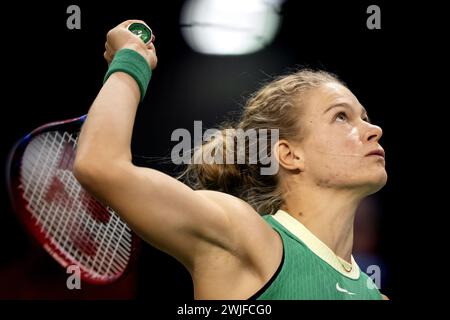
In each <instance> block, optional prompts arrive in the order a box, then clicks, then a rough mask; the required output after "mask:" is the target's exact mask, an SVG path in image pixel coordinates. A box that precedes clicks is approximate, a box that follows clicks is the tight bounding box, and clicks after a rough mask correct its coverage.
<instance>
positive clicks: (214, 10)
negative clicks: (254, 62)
mask: <svg viewBox="0 0 450 320" xmlns="http://www.w3.org/2000/svg"><path fill="white" fill-rule="evenodd" d="M283 2H284V0H188V1H186V2H185V3H184V5H183V8H182V10H181V15H180V25H181V33H182V35H183V37H184V39H185V40H186V42H187V43H188V45H189V46H190V47H191V48H192V49H193V50H194V51H197V52H200V53H204V54H213V55H241V54H249V53H254V52H256V51H258V50H261V49H263V48H264V47H265V46H267V45H269V44H270V43H271V42H272V40H273V39H274V38H275V35H276V33H277V31H278V29H279V26H280V22H281V17H280V14H279V12H280V7H281V5H282V3H283Z"/></svg>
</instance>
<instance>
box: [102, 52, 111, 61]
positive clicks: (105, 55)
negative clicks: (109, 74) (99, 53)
mask: <svg viewBox="0 0 450 320" xmlns="http://www.w3.org/2000/svg"><path fill="white" fill-rule="evenodd" d="M103 57H104V58H105V60H106V61H107V62H108V64H110V63H111V61H112V58H111V55H110V54H109V53H108V52H107V51H105V52H104V53H103Z"/></svg>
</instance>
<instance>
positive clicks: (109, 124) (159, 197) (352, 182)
mask: <svg viewBox="0 0 450 320" xmlns="http://www.w3.org/2000/svg"><path fill="white" fill-rule="evenodd" d="M132 22H141V21H139V20H128V21H125V22H123V23H121V24H120V25H118V26H117V27H116V28H114V29H112V30H111V31H110V32H108V35H107V42H106V44H105V49H106V50H105V54H104V57H105V59H106V60H107V62H108V63H110V62H111V60H112V59H113V57H114V54H115V53H116V52H117V51H118V50H120V49H122V48H130V49H133V50H136V51H137V52H139V53H140V54H141V55H142V56H143V57H144V58H145V59H146V61H147V62H148V63H149V66H150V67H151V68H152V69H154V68H155V67H156V65H157V56H156V48H155V46H154V45H153V44H150V45H149V46H145V45H144V44H143V43H142V41H141V40H139V39H138V38H137V37H136V36H134V35H133V34H131V33H130V32H129V31H128V30H126V26H127V25H128V24H130V23H132ZM308 98H309V100H308V103H307V104H306V105H307V108H306V112H305V115H304V118H302V121H303V123H304V125H306V126H307V128H308V130H307V131H308V132H309V133H314V134H309V135H308V136H307V137H305V139H303V140H302V142H301V143H293V142H289V141H285V140H280V141H279V142H278V143H277V145H276V148H277V152H276V155H277V159H278V161H279V162H280V175H282V177H281V180H282V183H281V185H280V187H282V188H284V190H285V194H286V208H284V209H286V210H287V211H288V212H289V213H291V214H292V216H293V217H294V218H296V219H299V220H300V221H301V222H303V223H305V225H306V226H307V227H308V228H310V230H311V231H312V232H314V233H315V234H316V235H317V236H318V237H319V238H320V239H322V240H323V241H324V242H325V243H326V244H327V245H328V246H329V247H330V248H332V249H333V250H335V252H336V253H337V254H338V255H340V256H341V257H343V258H345V259H348V257H349V254H350V252H351V244H352V239H353V234H352V230H353V229H352V228H353V227H352V223H353V216H354V212H355V210H356V206H357V204H358V202H359V201H360V200H361V199H362V198H363V197H364V196H366V195H368V194H370V193H373V192H376V191H377V190H379V189H380V188H381V187H382V185H384V183H385V182H386V172H385V171H384V160H383V161H382V160H380V159H377V158H375V157H367V158H366V157H364V156H363V154H365V152H368V151H371V150H372V149H373V148H374V147H376V146H377V145H378V139H379V138H380V137H381V129H380V128H378V127H376V126H372V125H370V124H368V123H367V122H365V121H363V120H362V119H361V118H359V115H358V116H357V115H356V113H358V112H359V111H360V108H361V106H360V104H359V103H358V102H357V100H356V98H355V97H354V96H353V95H352V94H351V92H350V91H349V90H348V89H346V88H344V87H342V86H340V85H337V84H335V83H330V84H327V85H325V86H323V87H321V88H319V89H317V90H314V91H312V92H310V95H309V97H308ZM139 100H140V91H139V87H138V86H137V84H136V82H135V81H134V80H133V78H132V77H131V76H129V75H128V74H126V73H122V72H116V73H114V74H112V75H111V76H110V77H109V79H108V80H107V82H106V83H105V84H104V86H103V87H102V88H101V90H100V92H99V93H98V95H97V97H96V99H95V100H94V102H93V104H92V106H91V108H90V109H89V113H88V117H87V120H86V122H85V123H84V125H83V128H82V130H81V133H80V137H79V141H78V148H77V155H76V159H75V162H74V174H75V177H76V178H77V179H78V181H79V182H80V183H81V185H82V186H83V187H84V188H85V189H86V190H87V191H89V192H90V193H91V194H92V195H94V196H95V197H96V198H97V199H98V200H99V201H101V202H103V203H104V204H106V205H108V206H110V207H111V208H113V209H114V210H115V211H116V212H118V213H119V214H120V216H121V217H122V218H123V219H124V220H125V221H126V222H127V223H128V224H129V226H130V227H131V228H132V229H133V230H134V231H135V232H136V233H137V234H138V235H139V236H141V238H142V239H144V240H145V241H146V242H148V243H149V244H151V245H152V246H154V247H156V248H158V249H160V250H162V251H164V252H166V253H168V254H170V255H172V256H173V257H175V258H176V259H177V260H178V261H180V262H181V263H182V264H183V265H184V266H185V267H186V268H187V270H188V271H189V272H190V274H191V276H192V280H193V283H194V297H195V298H196V299H247V298H248V297H250V296H251V295H253V294H254V293H255V292H256V291H257V290H258V289H260V288H261V287H262V286H263V285H264V284H265V283H266V282H267V281H268V280H269V279H270V277H271V276H272V275H273V274H274V272H275V271H276V269H277V268H278V265H279V264H280V262H281V257H282V242H281V239H280V238H279V235H278V233H277V232H275V231H274V230H273V229H272V228H271V227H270V226H269V225H268V224H267V223H266V222H265V221H264V220H263V219H262V218H261V216H260V215H259V214H258V213H257V212H256V211H255V210H254V209H253V208H252V207H251V206H250V205H249V204H248V203H246V202H244V201H242V200H241V199H239V198H236V197H234V196H231V195H229V194H226V193H221V192H216V191H208V190H198V191H194V190H192V189H191V188H189V187H187V186H186V185H184V184H183V183H181V182H180V181H178V180H176V179H174V178H172V177H170V176H168V175H166V174H164V173H162V172H159V171H157V170H154V169H150V168H143V167H137V166H135V165H134V164H133V163H132V162H131V148H130V146H131V135H132V130H133V124H134V120H135V116H136V111H137V107H138V104H139ZM341 100H342V101H346V102H347V103H349V104H350V105H351V108H353V109H354V113H355V114H354V115H352V117H351V121H350V122H342V123H341V122H340V121H338V122H334V121H332V120H331V113H330V114H327V115H323V109H324V108H325V107H327V106H328V105H329V104H331V103H336V102H338V101H341ZM335 111H336V110H333V112H335ZM330 112H331V111H330ZM324 203H326V204H327V205H326V206H324V205H322V204H324Z"/></svg>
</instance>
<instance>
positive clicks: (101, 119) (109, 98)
mask: <svg viewBox="0 0 450 320" xmlns="http://www.w3.org/2000/svg"><path fill="white" fill-rule="evenodd" d="M139 100H140V91H139V86H138V85H137V83H136V81H135V80H134V79H133V78H132V77H131V76H130V75H128V74H126V73H123V72H115V73H113V74H112V75H111V76H110V77H109V78H108V80H107V81H106V82H105V84H104V85H103V87H102V89H101V90H100V92H99V94H98V95H97V97H96V99H95V101H94V103H93V104H92V106H91V108H90V110H89V112H88V116H87V119H86V121H85V123H84V124H83V127H82V129H81V133H80V137H79V140H78V147H77V159H76V163H79V162H88V163H92V164H99V165H100V166H105V165H106V164H108V163H111V162H113V161H119V162H120V161H129V162H131V137H132V132H133V125H134V120H135V117H136V111H137V107H138V105H139Z"/></svg>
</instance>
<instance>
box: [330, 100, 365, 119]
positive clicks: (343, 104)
mask: <svg viewBox="0 0 450 320" xmlns="http://www.w3.org/2000/svg"><path fill="white" fill-rule="evenodd" d="M337 107H344V108H347V109H353V108H352V106H351V105H349V104H348V103H345V102H344V103H337V104H333V105H331V106H329V107H328V108H327V109H325V111H324V112H323V113H324V114H325V113H327V112H328V111H330V110H331V109H333V108H337ZM361 115H362V116H366V117H367V122H368V123H371V122H370V118H369V115H368V114H367V110H366V109H365V108H364V107H362V112H361Z"/></svg>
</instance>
